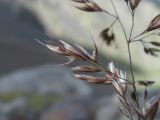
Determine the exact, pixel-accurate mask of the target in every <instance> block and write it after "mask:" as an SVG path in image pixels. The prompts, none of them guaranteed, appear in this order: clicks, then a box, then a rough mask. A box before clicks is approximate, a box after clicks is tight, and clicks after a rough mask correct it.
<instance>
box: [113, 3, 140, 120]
mask: <svg viewBox="0 0 160 120" xmlns="http://www.w3.org/2000/svg"><path fill="white" fill-rule="evenodd" d="M111 3H112V6H113V8H114V11H115V13H116V15H117V18H118V21H119V23H120V25H121V28H122V30H123V33H124V36H125V39H126V43H127V48H128V55H129V63H130V71H131V75H132V81H133V90H134V92H135V93H136V104H137V107H138V108H139V101H138V98H137V97H138V96H137V89H136V86H135V79H134V73H133V65H132V57H131V50H130V44H129V42H130V38H131V36H132V32H133V28H134V13H133V14H132V27H131V32H130V36H129V39H128V38H127V33H126V31H125V28H124V26H123V24H122V22H121V20H120V18H119V15H118V12H117V9H116V7H115V5H114V3H113V0H111ZM131 118H132V117H131ZM138 119H139V120H140V116H139V115H138ZM131 120H133V118H132V119H131Z"/></svg>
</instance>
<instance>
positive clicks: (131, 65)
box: [128, 12, 140, 120]
mask: <svg viewBox="0 0 160 120" xmlns="http://www.w3.org/2000/svg"><path fill="white" fill-rule="evenodd" d="M131 15H132V27H131V31H130V36H129V40H128V54H129V61H130V71H131V75H132V80H133V90H134V93H135V95H136V96H135V97H136V104H137V108H139V101H138V95H137V89H136V85H135V79H134V72H133V64H132V63H133V62H132V56H131V50H130V42H131V37H132V33H133V29H134V12H132V13H131ZM138 119H139V120H140V116H139V115H138Z"/></svg>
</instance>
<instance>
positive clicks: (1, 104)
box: [0, 65, 92, 120]
mask: <svg viewBox="0 0 160 120" xmlns="http://www.w3.org/2000/svg"><path fill="white" fill-rule="evenodd" d="M91 96H92V90H91V88H90V87H89V86H88V85H87V84H86V83H85V82H84V81H80V80H76V79H75V78H74V77H73V76H72V75H71V73H70V72H69V71H67V70H66V69H65V68H60V67H57V66H56V65H51V66H43V67H37V68H33V69H28V70H21V71H17V72H14V73H11V74H9V75H6V76H3V77H1V78H0V118H2V117H3V118H5V119H4V120H20V118H21V120H35V117H36V120H38V119H40V114H41V113H43V112H44V114H49V113H48V112H47V111H48V110H51V109H52V108H54V107H55V108H56V106H58V105H60V106H63V105H64V107H62V108H63V110H64V111H65V109H66V111H67V113H72V112H73V111H74V112H75V113H76V114H77V115H79V117H82V118H83V117H84V118H86V116H87V117H88V116H89V114H88V113H87V112H88V111H87V109H86V108H87V105H86V104H87V103H88V99H89V98H91ZM77 97H79V99H78V100H79V102H78V100H77V99H75V98H77ZM65 100H66V101H68V102H65ZM70 100H71V101H70ZM62 101H64V102H63V103H62ZM59 102H60V103H59ZM68 105H69V106H68ZM71 106H72V107H71ZM68 108H70V109H68ZM46 110H47V111H46ZM63 110H62V109H61V110H60V112H59V113H61V112H62V113H64V112H63ZM76 110H77V111H76ZM84 110H86V111H87V112H85V111H84ZM71 111H72V112H71ZM67 113H66V114H67ZM42 115H43V114H42ZM77 115H75V114H73V116H72V117H75V116H77ZM44 116H45V115H44ZM10 118H12V119H10ZM45 120H47V119H45ZM48 120H50V119H49V118H48ZM57 120H58V119H57ZM64 120H65V119H64ZM74 120H75V119H74ZM85 120H87V119H85Z"/></svg>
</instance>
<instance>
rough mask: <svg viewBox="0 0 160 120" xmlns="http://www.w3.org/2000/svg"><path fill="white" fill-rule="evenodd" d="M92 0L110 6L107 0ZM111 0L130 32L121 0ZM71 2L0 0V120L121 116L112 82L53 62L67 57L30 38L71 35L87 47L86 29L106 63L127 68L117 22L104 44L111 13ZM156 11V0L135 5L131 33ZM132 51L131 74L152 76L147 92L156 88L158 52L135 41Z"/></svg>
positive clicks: (89, 45)
mask: <svg viewBox="0 0 160 120" xmlns="http://www.w3.org/2000/svg"><path fill="white" fill-rule="evenodd" d="M95 1H96V3H98V4H99V5H100V6H102V7H103V8H106V10H109V11H112V12H113V9H112V6H111V3H110V2H109V1H106V0H95ZM115 4H116V7H117V9H118V12H119V14H120V16H121V17H120V18H121V19H122V21H123V24H124V26H125V28H126V30H127V31H128V33H129V31H130V27H131V17H130V14H129V11H128V10H127V7H126V4H125V3H124V2H122V0H119V1H115ZM73 5H74V4H73V2H71V1H70V0H0V120H120V119H121V120H125V118H123V117H122V116H121V115H120V113H119V111H118V110H117V104H118V102H117V99H116V96H114V92H113V90H112V87H111V86H103V85H93V84H88V83H86V82H83V81H80V80H77V79H75V78H74V77H73V75H72V73H71V71H70V70H69V69H68V68H61V67H57V64H60V63H63V62H64V61H66V59H64V57H62V56H60V55H57V54H54V53H53V52H52V51H50V50H48V49H47V48H45V47H44V46H42V45H41V44H39V43H38V42H37V41H36V40H35V39H38V40H39V41H42V42H44V41H45V40H52V41H53V42H55V43H56V42H57V40H59V39H61V40H65V41H67V42H73V41H75V42H76V43H78V44H80V45H82V46H84V47H85V48H87V49H89V50H91V49H93V42H92V40H91V37H90V34H89V32H91V33H92V34H93V37H94V38H95V41H96V44H97V46H98V50H99V52H100V56H101V62H102V63H103V64H104V65H105V66H106V67H107V63H108V62H109V61H114V62H115V64H116V65H117V67H119V68H121V69H123V70H125V71H128V54H127V51H126V44H125V40H124V36H123V33H122V31H121V28H119V26H118V25H116V27H115V29H114V32H115V33H118V34H116V45H113V46H107V45H106V44H104V42H103V41H102V39H101V38H100V36H99V34H100V32H101V31H102V30H103V29H105V28H107V27H108V26H109V25H110V24H111V22H112V21H113V19H112V18H111V17H110V16H107V15H106V14H103V13H85V12H82V11H80V10H78V9H76V8H75V7H74V6H73ZM159 12H160V1H159V0H143V1H142V3H141V5H140V6H139V7H138V8H137V10H136V15H135V28H134V31H133V36H135V35H137V34H138V33H141V32H142V31H143V30H144V29H146V27H147V26H148V24H149V23H150V21H151V20H152V19H153V18H154V17H155V16H156V15H157V14H159ZM159 39H160V37H149V38H147V40H152V41H153V40H159ZM132 56H133V58H134V59H133V64H134V72H135V76H136V79H143V80H146V79H147V80H156V81H157V83H156V85H155V86H154V89H152V90H151V93H153V94H156V93H158V88H159V85H160V82H159V72H160V62H159V60H160V57H153V56H149V55H146V54H145V53H144V52H143V48H142V46H141V44H139V43H134V44H133V46H132ZM62 75H63V76H62ZM113 101H114V102H113ZM113 103H114V104H113ZM110 108H112V110H111V109H110ZM117 116H119V117H117ZM117 118H118V119H117Z"/></svg>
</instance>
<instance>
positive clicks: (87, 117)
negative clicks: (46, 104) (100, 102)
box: [41, 96, 93, 120]
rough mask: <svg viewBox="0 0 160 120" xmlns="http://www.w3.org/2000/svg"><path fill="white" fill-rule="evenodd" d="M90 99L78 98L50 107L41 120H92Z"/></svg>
mask: <svg viewBox="0 0 160 120" xmlns="http://www.w3.org/2000/svg"><path fill="white" fill-rule="evenodd" d="M90 100H91V98H90V99H88V98H86V97H83V96H79V97H76V98H72V99H67V100H64V101H63V102H62V103H58V104H56V105H53V106H51V107H50V108H49V109H48V110H47V111H46V112H45V113H43V114H42V117H41V120H92V119H93V114H91V110H90V105H91V104H90Z"/></svg>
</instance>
